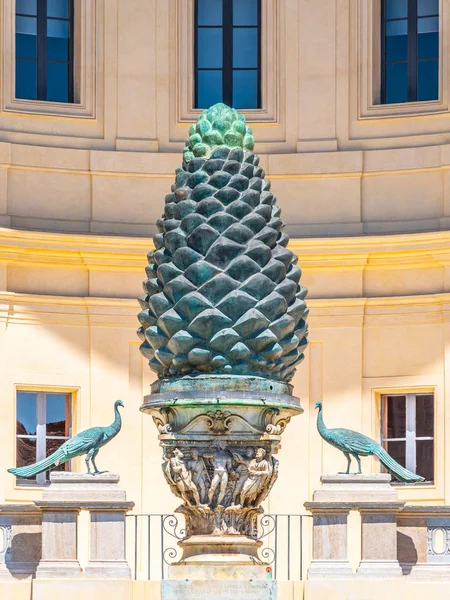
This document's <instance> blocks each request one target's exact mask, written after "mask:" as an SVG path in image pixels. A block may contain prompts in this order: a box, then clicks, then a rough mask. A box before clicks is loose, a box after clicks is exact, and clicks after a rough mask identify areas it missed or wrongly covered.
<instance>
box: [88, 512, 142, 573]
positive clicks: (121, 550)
mask: <svg viewBox="0 0 450 600" xmlns="http://www.w3.org/2000/svg"><path fill="white" fill-rule="evenodd" d="M133 506H134V504H133V503H132V502H111V503H108V504H106V503H105V504H101V503H98V504H92V505H89V506H87V507H86V508H89V510H90V513H91V531H90V534H91V535H90V538H91V546H90V557H89V562H88V564H87V566H86V570H85V575H86V576H87V577H101V578H113V579H131V571H130V567H129V566H128V563H127V561H126V560H125V541H126V540H125V515H126V513H127V511H128V510H130V509H131V508H133Z"/></svg>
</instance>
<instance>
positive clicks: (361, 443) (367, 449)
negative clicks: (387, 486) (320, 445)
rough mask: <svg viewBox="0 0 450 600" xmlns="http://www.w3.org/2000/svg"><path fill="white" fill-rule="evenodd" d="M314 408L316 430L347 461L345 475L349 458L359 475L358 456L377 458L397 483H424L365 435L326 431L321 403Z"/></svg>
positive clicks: (338, 430)
mask: <svg viewBox="0 0 450 600" xmlns="http://www.w3.org/2000/svg"><path fill="white" fill-rule="evenodd" d="M316 408H318V409H319V412H318V414H317V429H318V430H319V433H320V435H321V436H322V438H323V439H324V440H325V441H326V442H328V443H329V444H331V445H332V446H334V447H335V448H337V449H338V450H341V451H342V452H343V453H344V455H345V458H346V459H347V471H346V473H345V474H346V475H348V474H349V473H350V463H351V456H353V458H354V459H355V460H356V462H357V463H358V474H360V473H361V459H360V456H377V457H378V458H379V460H380V462H381V463H382V465H384V467H385V468H386V470H387V471H388V473H390V474H391V475H393V476H394V477H395V478H396V479H398V480H399V481H403V482H404V483H416V482H419V481H425V480H424V478H423V477H421V476H420V475H416V474H415V473H411V471H408V469H405V468H404V467H402V466H401V465H399V464H398V462H397V461H395V460H394V459H393V458H392V456H390V455H389V454H388V453H387V452H386V450H385V449H384V448H383V446H381V445H380V444H378V443H377V442H375V440H372V439H371V438H369V437H367V436H366V435H363V434H362V433H358V432H356V431H352V430H351V429H328V428H327V427H326V425H325V423H324V422H323V416H322V403H321V402H317V403H316Z"/></svg>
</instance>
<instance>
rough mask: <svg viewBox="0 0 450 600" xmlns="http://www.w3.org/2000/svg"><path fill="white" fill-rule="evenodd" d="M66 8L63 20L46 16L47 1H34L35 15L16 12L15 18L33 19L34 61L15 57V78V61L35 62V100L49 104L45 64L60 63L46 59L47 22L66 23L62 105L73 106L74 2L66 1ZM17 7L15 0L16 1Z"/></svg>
mask: <svg viewBox="0 0 450 600" xmlns="http://www.w3.org/2000/svg"><path fill="white" fill-rule="evenodd" d="M66 1H67V6H68V15H67V17H65V18H62V17H52V16H47V15H48V13H47V0H36V15H28V14H27V13H24V14H21V13H18V12H17V8H16V12H15V15H16V17H24V18H25V19H30V18H34V19H35V20H36V59H35V60H34V59H27V58H22V57H17V52H16V53H15V60H16V74H15V78H16V77H17V60H31V61H32V62H36V88H37V89H36V91H37V98H36V99H37V100H41V101H43V102H49V100H48V99H47V97H46V96H47V94H48V85H47V64H48V63H49V62H61V61H55V60H50V59H48V52H47V48H48V35H47V26H48V22H49V21H67V23H68V57H67V61H66V62H67V67H68V72H67V78H68V82H67V83H68V90H67V91H68V99H67V101H66V102H62V104H73V102H74V46H75V44H74V21H75V16H74V12H75V6H74V0H66ZM16 7H17V0H16ZM17 99H18V100H30V99H29V98H19V97H18V98H17Z"/></svg>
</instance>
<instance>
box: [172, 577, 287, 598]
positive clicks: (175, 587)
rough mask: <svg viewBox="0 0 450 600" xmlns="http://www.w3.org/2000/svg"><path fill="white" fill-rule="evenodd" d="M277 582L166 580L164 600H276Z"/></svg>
mask: <svg viewBox="0 0 450 600" xmlns="http://www.w3.org/2000/svg"><path fill="white" fill-rule="evenodd" d="M276 597H277V585H276V582H275V581H260V580H253V581H250V580H242V579H235V580H234V581H230V580H229V579H228V580H224V581H220V580H219V579H216V580H210V581H205V580H193V579H187V580H184V581H181V580H178V581H177V580H165V581H163V582H162V585H161V599H162V600H180V598H182V599H183V600H199V599H200V598H201V600H244V599H245V600H276Z"/></svg>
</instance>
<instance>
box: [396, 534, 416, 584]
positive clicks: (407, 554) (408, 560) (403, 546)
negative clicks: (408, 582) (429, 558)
mask: <svg viewBox="0 0 450 600" xmlns="http://www.w3.org/2000/svg"><path fill="white" fill-rule="evenodd" d="M397 557H398V560H399V562H400V566H401V568H402V571H403V575H409V574H410V573H411V569H412V568H413V567H414V565H416V564H417V558H418V557H417V550H416V547H415V545H414V542H413V540H412V539H411V538H410V537H409V536H408V535H405V534H404V533H401V532H400V531H397Z"/></svg>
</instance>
